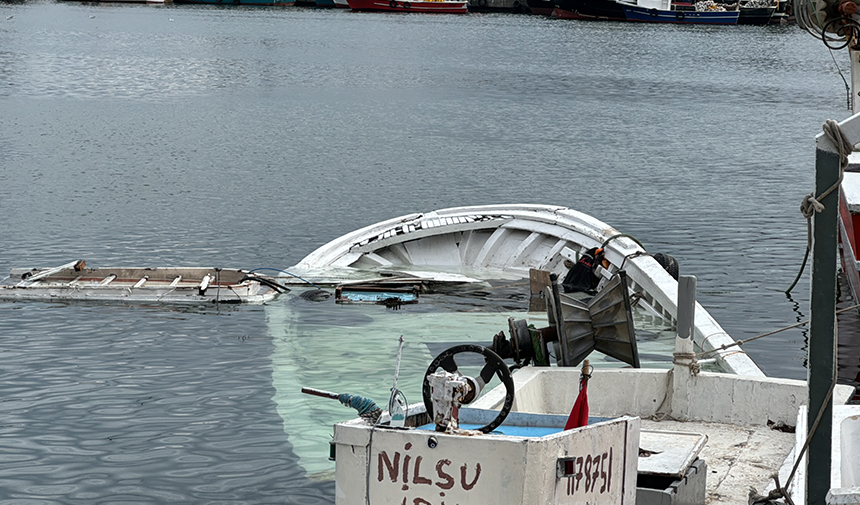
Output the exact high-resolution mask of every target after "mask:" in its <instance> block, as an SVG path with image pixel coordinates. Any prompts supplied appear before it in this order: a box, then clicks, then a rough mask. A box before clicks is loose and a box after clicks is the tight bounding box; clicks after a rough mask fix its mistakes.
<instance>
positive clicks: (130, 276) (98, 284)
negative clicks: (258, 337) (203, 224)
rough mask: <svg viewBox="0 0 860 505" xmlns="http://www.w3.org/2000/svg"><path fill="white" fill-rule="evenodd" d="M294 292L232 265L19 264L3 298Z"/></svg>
mask: <svg viewBox="0 0 860 505" xmlns="http://www.w3.org/2000/svg"><path fill="white" fill-rule="evenodd" d="M286 291H289V289H288V288H286V287H284V286H281V285H280V284H278V283H277V282H276V281H275V280H273V279H272V278H271V277H266V276H262V275H258V274H256V273H253V272H249V271H247V270H241V269H230V268H193V267H187V268H186V267H177V268H138V267H108V268H87V267H86V263H85V262H84V261H82V260H76V261H72V262H70V263H67V264H64V265H60V266H57V267H53V268H15V269H12V271H11V272H10V274H9V277H7V278H6V279H4V280H3V281H0V300H42V301H58V300H64V301H69V300H81V301H101V302H128V303H162V304H201V303H255V304H259V303H265V302H268V301H271V300H273V299H274V298H275V297H276V296H278V294H280V293H283V292H286Z"/></svg>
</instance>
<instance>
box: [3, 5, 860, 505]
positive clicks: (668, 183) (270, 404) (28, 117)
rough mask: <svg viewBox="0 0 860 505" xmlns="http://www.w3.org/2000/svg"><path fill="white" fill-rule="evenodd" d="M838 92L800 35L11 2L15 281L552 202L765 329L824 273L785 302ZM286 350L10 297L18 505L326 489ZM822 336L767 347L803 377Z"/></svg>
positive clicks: (6, 361) (762, 353) (797, 311)
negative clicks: (288, 386)
mask: <svg viewBox="0 0 860 505" xmlns="http://www.w3.org/2000/svg"><path fill="white" fill-rule="evenodd" d="M836 57H837V62H839V64H840V65H841V66H843V67H847V62H846V61H845V57H846V55H844V54H837V55H836ZM845 100H846V98H845V88H844V84H843V81H842V80H841V78H840V77H839V75H838V73H837V65H836V64H835V63H834V62H833V60H832V59H831V56H830V54H829V53H828V51H827V50H826V49H825V48H824V47H823V45H822V44H821V43H820V42H818V41H816V40H814V39H812V38H811V37H810V36H808V35H806V34H805V33H804V32H801V31H800V30H799V29H797V28H795V27H780V26H774V27H717V28H714V27H703V26H699V27H693V26H689V27H683V26H677V27H673V26H639V25H633V24H631V25H625V24H617V23H586V22H569V21H558V20H551V19H545V18H540V17H532V16H515V15H506V14H496V15H469V16H418V15H384V14H358V13H351V12H345V11H327V10H314V9H300V8H289V9H250V8H215V7H180V6H167V7H163V6H162V7H156V6H131V5H107V4H105V5H97V4H78V3H54V2H23V3H2V4H0V215H2V218H0V238H2V241H0V272H5V271H8V269H9V268H12V267H19V266H46V265H56V264H61V263H65V262H68V261H71V260H72V259H77V258H82V259H86V260H87V261H88V263H89V264H90V265H91V266H100V265H101V266H107V265H117V264H126V265H130V264H132V265H151V266H166V265H175V266H179V265H214V266H240V267H245V268H256V267H277V268H284V267H288V266H290V265H292V264H294V263H296V262H297V261H298V260H299V259H300V258H302V257H303V256H304V255H305V254H307V253H308V252H310V251H311V250H313V249H314V248H316V247H317V246H319V245H321V244H322V243H324V242H327V241H328V240H330V239H332V238H335V237H337V236H339V235H341V234H343V233H345V232H347V231H350V230H352V229H355V228H357V227H360V226H363V225H366V224H370V223H372V222H376V221H379V220H382V219H386V218H389V217H393V216H395V215H400V214H405V213H408V212H413V211H422V210H431V209H434V208H441V207H449V206H457V205H472V204H494V203H546V204H559V205H566V206H570V207H573V208H575V209H578V210H581V211H584V212H586V213H589V214H592V215H594V216H597V217H598V218H600V219H602V220H604V221H606V222H607V223H610V224H612V225H613V226H615V227H616V228H618V229H619V230H621V231H622V232H625V233H629V234H632V235H635V236H636V237H637V238H639V239H640V240H641V241H642V242H643V243H644V244H645V245H646V247H647V248H648V249H649V250H651V251H653V252H666V253H669V254H672V255H673V256H675V257H676V258H677V259H678V260H679V262H680V264H681V269H682V272H683V273H686V274H694V275H696V276H697V277H698V286H699V301H700V302H701V303H702V304H703V305H704V306H705V307H706V308H707V309H708V310H709V311H710V312H711V313H712V314H713V315H714V317H715V318H716V319H717V320H718V321H720V323H721V324H722V325H723V326H724V327H725V328H726V329H727V330H728V331H729V333H731V334H732V335H733V336H734V337H735V338H748V337H751V336H754V335H757V334H759V333H763V332H766V331H770V330H772V329H775V328H778V327H782V326H785V325H788V324H791V323H793V322H795V321H797V320H801V319H805V318H807V317H808V304H809V293H808V290H809V282H808V276H805V277H804V278H803V279H802V280H801V282H800V284H799V285H798V287H797V288H795V291H794V293H793V294H792V298H786V296H785V295H784V294H783V291H784V289H785V288H786V287H787V286H788V284H789V283H790V282H791V281H792V279H793V278H794V275H795V274H796V272H797V269H798V267H799V263H800V260H801V258H802V255H803V248H804V246H805V242H806V238H805V233H806V225H805V223H804V221H803V219H802V217H801V216H800V213H799V211H798V206H799V203H800V200H801V199H802V197H803V195H805V194H806V193H808V192H809V191H810V190H811V188H812V167H813V162H814V148H813V138H814V136H815V135H816V134H817V133H818V132H819V131H820V130H821V124H822V123H823V122H824V121H825V120H826V119H828V118H835V119H843V118H844V117H847V115H848V113H847V110H846V107H845ZM275 303H276V304H286V303H289V301H288V300H279V301H277V302H275ZM843 303H844V304H845V303H850V302H848V301H844V302H843ZM267 309H268V308H267ZM847 320H848V321H849V325H850V326H854V327H855V328H856V321H857V319H856V316H853V319H851V317H850V316H848V317H847ZM850 326H849V329H848V330H847V331H843V334H842V337H843V339H844V340H845V343H844V345H843V347H842V350H843V356H842V357H841V370H840V377H841V380H842V381H843V382H846V383H857V371H858V368H860V359H858V357H857V355H858V351H857V345H856V337H858V333H857V332H856V331H853V330H852V329H851V327H850ZM852 331H853V333H852ZM852 337H854V338H852ZM852 341H853V342H855V343H854V344H851V343H850V342H852ZM276 344H278V343H277V342H276V340H275V339H273V338H272V335H271V333H270V331H269V329H268V328H267V324H266V312H265V309H264V308H261V307H247V308H238V309H230V310H227V309H223V310H221V311H215V310H212V309H206V310H187V311H175V310H166V309H160V308H148V307H125V306H89V305H87V306H84V305H74V304H72V305H64V304H42V303H33V304H22V303H4V304H0V358H2V359H0V385H2V389H0V390H2V393H0V500H2V501H4V502H8V503H13V502H14V503H168V502H181V503H221V502H224V503H284V502H286V503H331V502H333V501H334V487H333V484H332V482H331V480H329V479H325V478H323V479H319V478H315V477H308V475H307V474H306V473H305V472H304V470H303V468H302V467H301V466H299V465H297V464H296V456H295V453H294V451H293V447H294V446H296V444H300V443H301V433H285V432H284V428H283V423H282V418H281V415H279V412H278V408H277V406H276V405H275V402H274V400H273V398H274V396H275V386H274V385H273V382H272V381H273V379H272V377H273V367H277V363H276V362H274V361H273V358H272V355H273V352H275V351H276ZM806 344H807V335H806V333H805V332H804V331H803V330H792V331H788V332H784V333H781V334H779V335H778V336H774V337H769V338H767V339H761V340H758V341H756V342H754V343H751V344H749V345H748V347H747V351H748V352H749V353H750V354H751V355H752V356H753V358H754V359H755V360H756V361H757V362H758V363H759V364H760V365H761V367H762V368H763V369H764V370H765V371H766V372H767V373H768V374H770V375H774V376H783V377H791V378H805V377H806V370H805V367H804V366H805V361H804V356H805V352H806ZM324 349H326V348H325V347H323V350H321V351H319V352H320V353H325V352H326V351H325V350H324ZM852 353H853V357H852ZM308 354H309V355H308V356H306V357H303V358H304V359H305V361H306V362H307V363H309V365H308V366H313V364H314V363H317V362H319V363H321V364H322V363H329V362H330V361H331V356H329V355H324V354H319V355H317V356H315V355H314V353H313V352H309V353H308ZM321 366H322V365H321ZM326 366H331V365H330V364H326ZM320 373H321V374H324V373H325V369H324V368H321V370H320ZM386 373H387V372H386ZM386 377H387V376H386ZM385 380H388V379H387V378H386V379H385ZM348 417H350V415H349V413H348V411H344V414H343V418H344V419H346V418H348ZM320 422H327V423H329V424H330V423H331V421H330V420H324V421H320ZM321 450H322V451H325V450H326V448H324V447H323V448H321Z"/></svg>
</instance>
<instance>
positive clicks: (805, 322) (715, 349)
mask: <svg viewBox="0 0 860 505" xmlns="http://www.w3.org/2000/svg"><path fill="white" fill-rule="evenodd" d="M857 308H860V304H857V305H852V306H850V307H845V308H844V309H839V310H837V311H836V312H834V314H835V315H839V314H842V313H843V312H848V311H849V310H853V309H857ZM805 324H809V319H807V320H805V321H801V322H799V323H794V324H791V325H788V326H785V327H783V328H779V329H778V330H773V331H769V332H767V333H762V334H761V335H756V336H755V337H750V338H748V339H745V340H736V341H734V342H732V343H731V344H723V345H721V346H719V347H715V348H714V349H711V350H710V351H702V352H700V353H696V355H695V356H696V358H700V357H702V356H707V355H708V354H711V353H715V352H720V351H725V350H726V349H728V348H729V347H734V346H742V345H744V344H746V343H747V342H752V341H753V340H758V339H760V338H764V337H769V336H771V335H776V334H777V333H780V332H783V331H785V330H790V329H792V328H797V327H798V326H803V325H805ZM715 335H716V333H715ZM705 340H707V338H706V339H705Z"/></svg>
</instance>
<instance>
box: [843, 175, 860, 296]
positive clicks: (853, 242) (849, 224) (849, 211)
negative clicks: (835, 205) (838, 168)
mask: <svg viewBox="0 0 860 505" xmlns="http://www.w3.org/2000/svg"><path fill="white" fill-rule="evenodd" d="M858 245H860V172H845V177H844V178H843V179H842V186H841V188H840V191H839V252H840V256H841V257H842V271H843V272H845V279H846V280H847V281H848V285H849V287H850V288H851V295H852V296H853V297H854V300H855V303H857V300H858V299H860V274H858V266H857V259H858V256H857V253H858V251H860V249H858V248H857V246H858Z"/></svg>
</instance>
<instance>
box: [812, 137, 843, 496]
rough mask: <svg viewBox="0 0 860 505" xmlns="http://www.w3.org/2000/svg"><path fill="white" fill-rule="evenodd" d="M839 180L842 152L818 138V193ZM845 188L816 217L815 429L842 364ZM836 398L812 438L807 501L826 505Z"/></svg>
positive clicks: (814, 247) (813, 324)
mask: <svg viewBox="0 0 860 505" xmlns="http://www.w3.org/2000/svg"><path fill="white" fill-rule="evenodd" d="M838 180H839V156H838V154H836V152H835V150H834V148H833V147H832V146H831V145H829V141H828V140H827V139H822V138H821V136H819V138H818V139H817V148H816V151H815V195H821V194H822V193H823V192H825V191H827V189H828V188H830V187H831V186H833V185H834V184H836V182H837V181H838ZM838 195H839V192H838V191H833V192H832V193H830V194H829V195H828V196H827V197H826V198H824V199H823V200H822V201H821V204H822V205H824V210H822V211H821V212H817V213H815V214H814V216H813V218H812V281H811V283H810V284H811V288H810V296H809V300H810V312H811V317H810V324H809V328H810V332H809V358H808V362H807V366H808V368H809V373H808V376H809V411H808V412H807V424H806V425H807V427H808V429H811V428H812V425H813V424H814V422H815V418H816V417H817V416H818V411H819V409H821V406H822V404H823V403H824V400H825V398H826V396H827V393H828V391H829V390H830V385H831V384H832V382H833V376H834V367H835V363H836V254H837V252H836V236H837V235H836V233H837V232H836V229H837V227H836V218H837V213H838V202H839V196H838ZM832 424H833V403H832V401H831V402H828V405H827V406H826V408H825V411H824V414H823V416H822V419H821V423H820V424H819V425H818V429H817V430H816V431H815V433H814V434H813V435H812V439H811V441H810V443H809V460H808V466H807V474H806V475H807V485H806V503H807V505H824V504H825V498H826V496H827V491H828V490H829V489H830V465H831V446H830V444H831V438H832Z"/></svg>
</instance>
